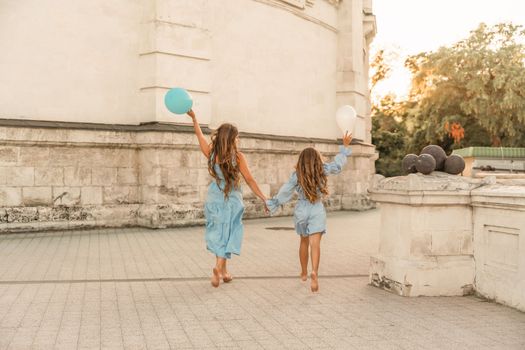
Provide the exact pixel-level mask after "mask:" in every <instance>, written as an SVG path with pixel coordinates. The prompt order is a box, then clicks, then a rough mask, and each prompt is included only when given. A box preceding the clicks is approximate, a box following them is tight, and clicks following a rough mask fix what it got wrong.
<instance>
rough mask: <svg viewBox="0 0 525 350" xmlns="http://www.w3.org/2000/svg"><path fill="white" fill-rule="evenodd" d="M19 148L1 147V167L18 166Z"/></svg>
mask: <svg viewBox="0 0 525 350" xmlns="http://www.w3.org/2000/svg"><path fill="white" fill-rule="evenodd" d="M18 153H19V148H18V147H12V146H0V166H1V165H4V166H5V165H16V164H17V162H18Z"/></svg>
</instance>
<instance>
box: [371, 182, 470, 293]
mask: <svg viewBox="0 0 525 350" xmlns="http://www.w3.org/2000/svg"><path fill="white" fill-rule="evenodd" d="M434 174H436V175H430V176H426V175H422V174H411V175H408V176H402V177H401V176H400V177H393V178H386V179H383V180H381V181H379V183H378V184H376V186H375V187H374V189H373V190H372V191H371V198H372V199H373V200H375V201H377V202H378V203H379V205H380V207H381V233H380V247H379V253H378V254H377V255H375V256H372V257H371V259H370V282H371V284H373V285H375V286H377V287H380V288H383V289H386V290H388V291H391V292H394V293H396V294H399V295H402V296H420V295H426V296H440V295H464V294H468V293H471V292H472V290H473V285H474V272H475V271H474V256H473V233H472V225H473V221H472V207H471V203H470V202H471V199H470V192H471V190H472V189H474V188H476V187H478V186H480V180H472V179H468V178H464V177H460V176H454V175H448V174H442V173H434Z"/></svg>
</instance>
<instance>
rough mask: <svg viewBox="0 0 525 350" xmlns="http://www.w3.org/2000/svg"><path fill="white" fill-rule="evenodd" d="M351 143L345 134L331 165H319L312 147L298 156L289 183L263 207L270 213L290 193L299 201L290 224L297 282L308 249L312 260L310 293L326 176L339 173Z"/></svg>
mask: <svg viewBox="0 0 525 350" xmlns="http://www.w3.org/2000/svg"><path fill="white" fill-rule="evenodd" d="M351 141H352V134H348V133H346V134H345V135H344V137H343V145H344V147H343V146H339V148H340V149H339V154H337V155H336V156H335V159H334V161H333V162H331V163H326V164H325V163H323V160H322V158H321V154H320V153H319V152H318V151H317V150H315V149H314V148H312V147H308V148H305V149H304V150H303V151H302V152H301V154H300V155H299V160H298V161H297V165H296V167H295V172H293V173H292V176H290V180H288V182H287V183H286V184H284V185H283V186H282V187H281V189H280V190H279V193H277V195H276V196H275V197H273V198H272V199H270V200H268V201H267V202H266V204H267V205H268V208H269V209H270V211H271V212H272V214H273V213H274V212H275V211H276V210H277V208H278V207H279V206H280V205H282V204H285V203H286V202H288V201H289V200H290V199H291V198H292V196H293V194H294V192H296V191H297V193H298V195H299V198H298V202H297V204H296V205H295V211H294V221H295V230H296V232H297V234H299V235H300V237H301V242H300V245H299V260H300V262H301V279H302V280H303V281H306V278H307V275H308V246H310V258H311V260H312V274H311V276H310V277H311V286H310V288H311V290H312V292H317V291H318V290H319V282H318V279H317V275H318V270H319V258H320V255H321V235H323V234H325V233H326V211H325V208H324V205H323V202H322V201H321V200H322V197H323V195H327V194H328V190H327V178H326V176H327V175H331V174H338V173H340V172H341V170H342V168H343V166H344V165H345V163H346V157H348V156H349V155H350V154H351V153H352V150H351V149H350V148H348V146H349V145H350V142H351Z"/></svg>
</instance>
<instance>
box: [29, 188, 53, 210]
mask: <svg viewBox="0 0 525 350" xmlns="http://www.w3.org/2000/svg"><path fill="white" fill-rule="evenodd" d="M22 203H23V205H25V206H39V205H49V204H51V203H52V200H51V187H24V188H23V189H22Z"/></svg>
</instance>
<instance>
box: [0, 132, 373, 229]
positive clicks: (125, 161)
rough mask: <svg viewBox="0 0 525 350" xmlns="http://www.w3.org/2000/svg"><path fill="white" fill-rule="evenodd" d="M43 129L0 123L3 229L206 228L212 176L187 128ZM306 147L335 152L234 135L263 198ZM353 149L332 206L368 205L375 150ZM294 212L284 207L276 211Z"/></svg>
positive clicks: (320, 143) (332, 149) (323, 147)
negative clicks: (204, 209) (239, 139)
mask: <svg viewBox="0 0 525 350" xmlns="http://www.w3.org/2000/svg"><path fill="white" fill-rule="evenodd" d="M43 125H46V126H48V127H46V128H43V127H7V126H3V127H0V231H4V232H14V231H24V230H44V229H66V228H80V227H104V226H110V227H121V226H135V225H140V226H145V227H155V228H157V227H168V226H177V225H188V224H199V223H202V222H203V212H202V207H203V202H204V200H205V198H206V190H207V186H208V184H209V182H210V180H211V178H210V176H209V175H208V172H207V167H206V159H205V158H204V157H203V156H202V155H201V153H200V150H199V149H198V146H197V142H196V138H195V136H194V135H193V133H192V130H191V128H187V127H174V126H171V125H158V124H157V125H150V126H141V127H128V128H127V129H126V128H121V129H119V130H116V129H115V130H111V129H109V130H103V129H104V128H102V129H100V130H94V129H92V128H93V125H90V126H89V128H90V129H82V128H80V127H79V126H78V125H75V124H70V125H69V126H68V127H64V125H62V126H60V127H58V126H57V125H56V124H53V123H48V124H46V123H43ZM106 129H107V128H106ZM307 146H315V147H316V148H317V149H319V150H320V151H321V152H323V154H324V155H325V156H326V158H327V160H329V159H330V158H331V157H333V155H335V153H336V152H337V144H336V143H335V141H330V140H321V139H305V138H288V139H284V138H280V137H270V136H264V135H257V134H244V135H243V136H242V139H241V148H242V150H243V151H244V152H245V153H246V156H247V158H248V160H249V163H250V166H251V170H252V172H253V174H254V176H255V178H256V179H257V181H258V182H259V184H260V186H261V188H262V189H263V191H264V192H265V193H267V194H268V195H269V194H275V193H276V191H277V190H278V188H279V187H280V185H281V184H282V183H283V182H285V181H287V180H288V177H289V176H290V174H291V172H292V171H293V167H294V164H295V162H296V161H297V156H298V153H299V152H300V150H302V149H303V148H304V147H307ZM352 148H353V152H354V154H353V156H352V157H351V158H349V162H348V165H347V166H346V168H345V170H344V171H343V173H342V174H340V175H338V176H334V177H331V178H330V180H329V181H330V185H329V189H330V196H329V197H328V198H327V200H326V204H327V207H328V209H329V210H338V209H355V210H362V209H367V208H370V207H371V206H372V204H371V203H370V201H369V200H368V196H367V189H368V180H369V178H370V176H371V173H372V171H373V170H372V169H374V168H373V166H372V165H373V157H374V153H373V147H370V146H368V145H366V144H356V145H353V146H352ZM245 192H246V195H245V203H246V206H247V210H246V215H245V217H259V216H261V215H263V212H262V208H261V203H260V202H258V201H257V200H255V198H254V197H253V195H252V194H251V193H250V192H249V191H245ZM291 212H292V205H289V206H287V207H286V208H285V210H284V211H282V212H281V215H286V214H290V213H291Z"/></svg>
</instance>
